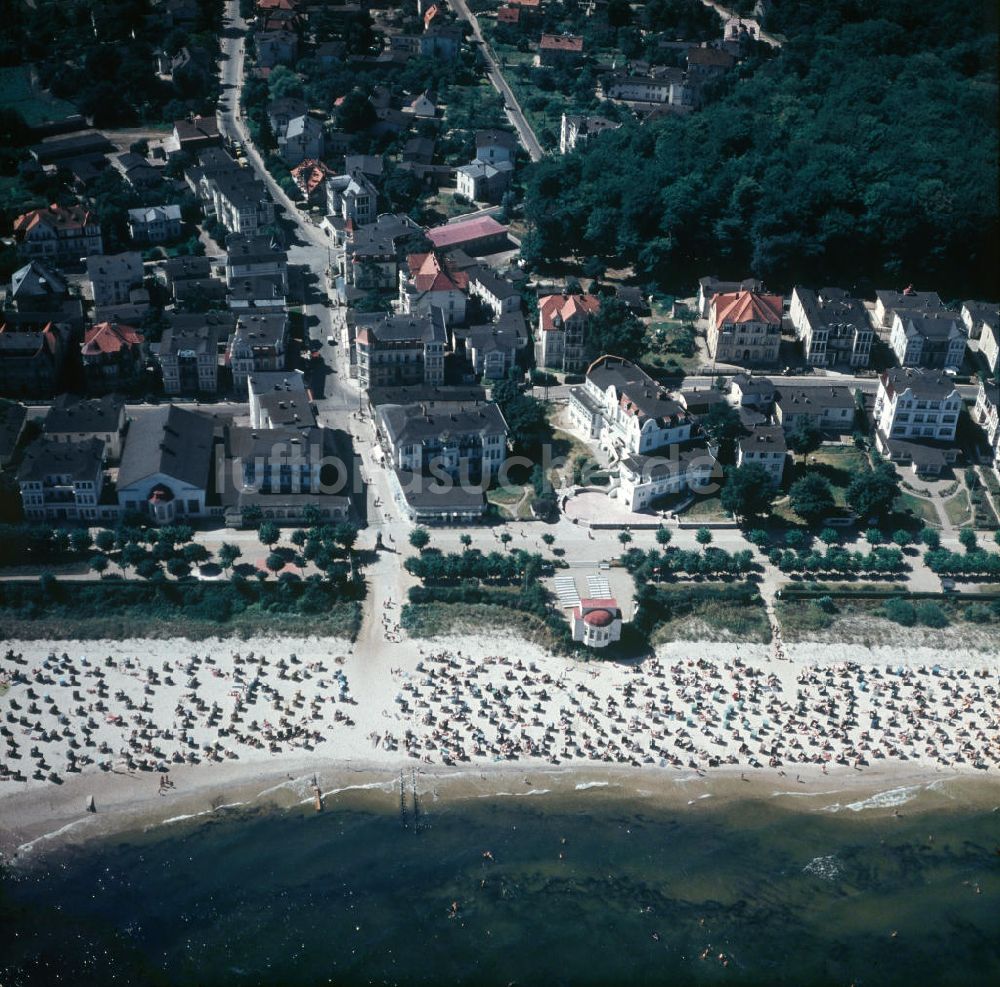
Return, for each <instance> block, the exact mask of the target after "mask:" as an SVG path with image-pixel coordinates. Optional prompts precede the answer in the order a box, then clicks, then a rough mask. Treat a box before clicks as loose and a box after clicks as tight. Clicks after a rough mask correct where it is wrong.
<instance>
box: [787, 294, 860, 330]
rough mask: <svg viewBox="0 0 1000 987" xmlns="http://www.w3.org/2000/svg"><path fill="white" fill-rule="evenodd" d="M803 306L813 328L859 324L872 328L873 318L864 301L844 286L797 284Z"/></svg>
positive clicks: (858, 325)
mask: <svg viewBox="0 0 1000 987" xmlns="http://www.w3.org/2000/svg"><path fill="white" fill-rule="evenodd" d="M795 293H796V295H798V298H799V301H800V302H801V303H802V308H803V310H804V311H805V313H806V317H807V318H808V320H809V325H810V326H811V327H812V328H813V329H817V328H823V327H824V326H827V327H828V326H857V327H858V328H859V329H871V320H870V319H869V318H868V311H867V309H866V308H865V306H864V302H861V301H859V300H858V299H857V298H853V297H851V296H850V295H849V294H848V293H847V292H846V291H844V289H843V288H820V289H819V291H814V290H813V289H812V288H803V287H802V286H801V285H796V286H795Z"/></svg>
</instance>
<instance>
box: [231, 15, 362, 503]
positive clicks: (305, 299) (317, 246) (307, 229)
mask: <svg viewBox="0 0 1000 987" xmlns="http://www.w3.org/2000/svg"><path fill="white" fill-rule="evenodd" d="M225 24H226V27H225V31H224V34H223V38H222V55H223V57H222V61H221V78H222V88H223V105H222V107H221V109H220V112H219V123H220V128H221V130H222V133H223V134H224V135H225V136H227V137H229V138H230V139H232V140H237V141H241V142H242V143H243V147H244V150H245V153H246V158H247V162H248V164H249V165H250V167H252V168H253V169H254V171H255V172H256V173H257V175H258V176H259V177H260V179H261V181H263V182H264V183H265V185H266V186H267V188H268V191H269V192H270V194H271V197H272V198H273V199H274V201H275V203H276V206H277V211H278V213H279V215H280V214H281V213H283V214H284V216H283V218H284V219H285V220H287V221H288V223H289V224H291V231H292V232H291V237H290V240H289V243H288V265H289V281H290V285H289V288H290V298H289V301H290V304H291V305H293V306H298V307H301V309H302V313H303V317H304V321H305V338H306V339H307V340H308V339H310V338H312V339H316V340H319V342H320V347H319V351H318V352H319V358H318V359H317V360H307V361H306V362H305V365H304V367H303V369H305V371H306V378H307V384H308V385H309V386H310V388H311V389H312V392H313V397H314V400H315V404H316V409H317V413H318V415H319V418H320V421H321V422H322V423H323V424H324V425H326V426H327V427H330V428H338V429H342V430H343V431H344V432H346V433H348V434H349V435H351V436H352V437H355V438H356V439H357V437H356V436H355V431H356V429H357V428H358V425H359V423H358V422H357V420H356V418H355V417H353V413H354V412H356V411H357V409H358V408H359V390H358V387H357V386H356V385H355V384H353V383H352V382H351V381H350V380H349V379H348V372H347V367H348V354H346V353H342V352H341V347H340V346H339V340H340V338H341V328H342V325H343V319H344V315H345V311H344V310H343V309H341V308H337V307H336V306H334V305H333V303H332V300H331V299H330V297H329V294H328V291H327V280H326V276H327V271H328V270H329V269H330V268H331V267H333V268H336V267H337V265H338V263H339V258H338V257H337V251H336V249H335V247H334V246H333V244H332V243H331V242H330V240H329V239H328V238H327V236H326V235H325V234H324V233H323V232H322V230H320V229H319V228H318V227H317V226H315V225H314V224H313V223H312V221H311V220H310V219H309V217H308V216H307V215H304V214H303V213H302V212H301V211H300V210H299V209H298V208H296V206H295V204H294V203H293V202H292V201H291V200H290V199H289V198H288V196H287V195H285V193H284V191H283V190H282V189H281V187H280V186H279V185H278V183H277V182H276V181H275V180H274V179H273V178H272V177H271V175H270V173H269V172H268V171H267V169H266V168H265V167H264V162H263V159H262V158H261V155H260V152H259V151H258V149H257V147H256V146H255V145H254V144H253V142H252V141H251V139H250V134H249V132H248V130H247V127H246V124H245V121H244V120H243V116H242V113H241V110H240V95H241V92H242V89H243V69H244V43H245V38H246V31H247V25H246V22H245V21H244V20H243V19H242V18H241V17H240V12H239V0H227V2H226V20H225ZM287 225H288V224H286V226H287ZM331 337H332V338H333V339H335V340H337V341H338V343H337V344H334V345H330V344H329V343H328V342H327V339H328V338H331ZM362 442H363V439H362ZM355 445H356V447H357V441H356V443H355ZM369 516H371V511H370V510H369Z"/></svg>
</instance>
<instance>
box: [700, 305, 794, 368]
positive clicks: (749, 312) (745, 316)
mask: <svg viewBox="0 0 1000 987" xmlns="http://www.w3.org/2000/svg"><path fill="white" fill-rule="evenodd" d="M781 309H782V300H781V296H780V295H763V294H759V293H758V292H756V291H739V292H735V293H733V294H721V295H715V296H714V297H713V298H712V301H711V304H710V307H709V323H708V354H709V356H710V357H711V358H712V360H713V361H714V362H716V363H735V364H740V365H748V364H760V363H765V364H766V363H775V362H777V359H778V350H779V347H780V346H781Z"/></svg>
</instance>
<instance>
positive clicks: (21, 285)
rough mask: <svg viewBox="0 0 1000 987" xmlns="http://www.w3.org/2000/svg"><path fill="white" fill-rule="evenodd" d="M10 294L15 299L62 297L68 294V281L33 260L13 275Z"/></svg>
mask: <svg viewBox="0 0 1000 987" xmlns="http://www.w3.org/2000/svg"><path fill="white" fill-rule="evenodd" d="M10 294H11V297H12V298H15V299H17V298H22V297H26V296H27V297H38V296H40V295H56V296H62V295H65V294H66V281H65V279H64V278H63V277H62V275H61V274H57V273H56V272H55V271H53V270H51V269H50V268H48V267H46V266H45V265H44V264H41V263H39V262H38V261H37V260H33V261H32V262H31V263H30V264H25V265H24V267H21V268H18V270H16V271H15V272H14V273H13V275H12V276H11V279H10Z"/></svg>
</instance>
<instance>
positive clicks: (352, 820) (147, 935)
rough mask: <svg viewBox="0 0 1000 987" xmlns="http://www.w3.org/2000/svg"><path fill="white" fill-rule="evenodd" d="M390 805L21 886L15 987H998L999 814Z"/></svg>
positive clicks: (189, 829) (146, 853) (161, 835)
mask: <svg viewBox="0 0 1000 987" xmlns="http://www.w3.org/2000/svg"><path fill="white" fill-rule="evenodd" d="M381 798H382V801H383V803H384V804H382V803H379V802H377V801H374V800H373V799H372V798H367V799H358V800H354V801H341V802H339V803H337V804H336V805H331V806H330V807H329V808H328V810H327V811H325V812H324V813H322V814H320V815H316V814H311V813H305V812H302V811H290V812H277V811H270V812H261V813H258V814H246V813H244V814H241V815H239V816H229V817H225V818H213V819H211V820H210V821H208V822H204V821H202V822H199V823H197V824H187V823H184V824H180V825H174V826H168V827H165V828H161V829H159V830H157V831H156V832H155V833H151V834H148V835H145V836H137V837H134V838H133V839H132V840H131V842H128V843H122V842H115V843H105V844H102V845H90V846H88V847H86V848H84V849H79V850H74V851H64V852H62V853H61V854H60V855H53V856H50V857H47V858H44V859H43V861H42V862H41V865H40V866H38V867H36V868H29V869H24V870H20V869H15V870H14V871H12V872H8V873H7V874H6V875H5V878H4V881H3V888H2V891H3V898H2V905H0V947H2V948H0V984H2V985H3V987H18V985H49V984H53V985H55V984H67V985H90V984H95V985H97V984H100V985H103V984H109V985H110V984H129V985H144V984H170V985H174V984H177V985H195V984H197V985H216V984H234V985H241V984H247V985H250V984H275V985H278V984H280V985H312V984H338V985H346V984H397V983H398V984H434V985H438V984H441V985H444V984H475V985H479V984H482V985H492V984H499V985H507V984H512V983H513V984H519V985H530V984H544V985H560V984H609V985H618V984H622V985H631V984H636V985H642V984H689V983H695V984H769V985H770V984H790V985H810V984H837V985H841V984H842V985H845V987H846V985H848V984H852V983H854V984H857V985H859V987H860V985H872V984H901V985H903V984H905V985H908V987H922V985H939V984H962V985H965V984H970V985H972V984H974V985H987V984H998V983H1000V854H998V848H1000V812H997V811H988V810H979V809H972V808H969V807H965V808H963V809H961V810H953V811H951V812H943V811H940V810H937V809H933V810H927V811H906V812H905V813H904V815H903V817H902V818H895V817H893V816H892V815H891V813H888V812H881V813H877V814H874V815H873V814H872V813H865V812H860V813H855V812H837V813H831V812H815V811H812V812H810V811H795V810H792V809H789V808H788V807H787V806H788V801H789V800H776V799H771V800H768V799H762V800H760V801H749V800H748V801H744V802H732V801H729V802H724V801H721V800H720V801H719V802H718V803H717V804H716V803H713V802H706V803H699V804H698V805H697V806H696V807H695V808H687V809H686V810H685V809H680V808H678V809H673V810H672V809H669V808H661V807H653V806H644V805H643V803H642V801H641V800H639V801H636V800H633V801H630V802H626V801H623V800H621V799H616V798H614V797H611V796H609V795H607V794H606V793H602V792H590V791H587V792H580V793H578V794H576V795H575V796H555V795H541V796H539V797H537V798H501V797H497V798H488V799H470V800H466V801H453V802H447V803H446V802H444V801H441V802H435V803H432V804H430V805H428V806H426V809H427V811H426V813H425V814H424V816H423V819H422V822H423V826H422V829H421V831H420V832H419V833H415V832H413V830H412V829H403V828H402V826H401V823H400V819H399V817H398V815H397V814H394V813H393V811H392V804H391V799H389V798H388V797H387V796H386V795H384V793H383V795H382V796H381ZM781 803H783V804H781ZM910 808H911V807H910V806H907V809H908V810H909V809H910ZM931 837H932V839H931ZM563 840H565V843H563ZM484 850H489V851H491V852H492V854H493V858H494V861H493V862H490V861H489V860H486V859H484V857H483V851H484ZM560 853H562V854H563V858H564V859H560ZM977 886H978V887H979V889H980V892H981V893H979V894H977V893H976V887H977ZM453 901H457V902H458V914H457V916H456V917H455V918H450V917H449V909H450V907H451V903H452V902H453ZM893 932H895V933H896V935H895V937H893V935H892V933H893ZM704 950H708V957H707V958H705V959H702V958H701V956H702V953H703V951H704ZM720 953H723V954H724V955H725V957H726V958H727V959H728V966H724V965H723V963H722V962H721V961H720V960H719V959H718V956H719V954H720Z"/></svg>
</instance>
